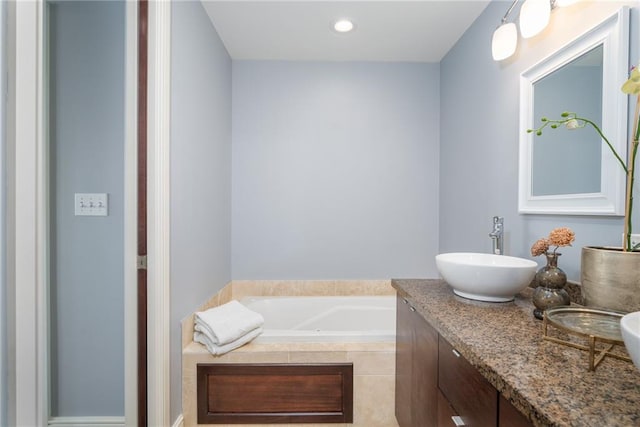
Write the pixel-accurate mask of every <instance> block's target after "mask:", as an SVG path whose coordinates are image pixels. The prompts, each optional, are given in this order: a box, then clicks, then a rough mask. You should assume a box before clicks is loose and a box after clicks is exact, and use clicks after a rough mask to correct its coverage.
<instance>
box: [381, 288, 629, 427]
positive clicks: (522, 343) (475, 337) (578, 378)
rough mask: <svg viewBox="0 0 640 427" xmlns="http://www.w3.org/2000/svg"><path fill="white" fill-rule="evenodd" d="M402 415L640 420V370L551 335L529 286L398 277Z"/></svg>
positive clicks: (477, 420)
mask: <svg viewBox="0 0 640 427" xmlns="http://www.w3.org/2000/svg"><path fill="white" fill-rule="evenodd" d="M392 284H393V287H394V288H395V289H396V290H397V292H398V299H397V316H398V317H397V343H396V409H395V411H396V418H397V420H398V423H399V425H400V427H412V426H461V425H466V426H493V427H495V426H509V427H520V426H578V425H579V426H598V427H600V426H605V425H606V426H631V425H640V403H638V402H640V371H638V370H636V368H635V367H634V366H633V365H632V364H631V363H628V362H624V361H620V360H617V359H613V358H607V359H605V360H604V361H603V362H602V364H601V365H600V366H598V368H597V369H596V371H595V372H588V371H587V353H586V352H583V351H580V350H578V349H574V348H569V347H566V346H560V345H558V344H554V343H552V342H549V341H544V340H543V338H542V322H540V321H538V320H536V319H535V318H534V317H533V314H532V311H533V305H532V304H531V302H530V295H529V294H528V292H530V290H529V289H527V290H525V291H524V293H523V294H519V295H517V296H516V299H515V300H514V301H513V302H508V303H485V302H479V301H472V300H467V299H464V298H461V297H458V296H456V295H454V293H453V292H452V290H451V288H450V287H449V286H448V285H447V284H446V283H445V282H443V281H441V280H394V281H393V282H392Z"/></svg>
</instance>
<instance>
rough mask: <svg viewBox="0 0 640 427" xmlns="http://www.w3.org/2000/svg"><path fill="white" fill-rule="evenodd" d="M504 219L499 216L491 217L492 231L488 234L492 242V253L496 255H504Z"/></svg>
mask: <svg viewBox="0 0 640 427" xmlns="http://www.w3.org/2000/svg"><path fill="white" fill-rule="evenodd" d="M503 234H504V218H503V217H501V216H494V217H493V231H492V232H491V233H489V237H491V241H492V242H493V253H494V254H496V255H503V253H504V242H503V238H502V236H503Z"/></svg>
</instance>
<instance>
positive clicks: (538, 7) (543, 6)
mask: <svg viewBox="0 0 640 427" xmlns="http://www.w3.org/2000/svg"><path fill="white" fill-rule="evenodd" d="M550 16H551V3H550V2H549V0H527V1H525V2H524V4H523V5H522V8H521V9H520V35H522V37H524V38H525V39H528V38H530V37H533V36H535V35H536V34H538V33H539V32H540V31H542V30H544V29H545V27H546V26H547V24H548V23H549V17H550Z"/></svg>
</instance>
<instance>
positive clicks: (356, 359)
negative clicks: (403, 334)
mask: <svg viewBox="0 0 640 427" xmlns="http://www.w3.org/2000/svg"><path fill="white" fill-rule="evenodd" d="M347 359H348V360H349V361H351V362H353V374H354V375H395V371H396V355H395V352H391V351H384V352H382V351H380V352H378V351H355V352H353V351H352V352H349V353H347Z"/></svg>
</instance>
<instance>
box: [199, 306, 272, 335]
mask: <svg viewBox="0 0 640 427" xmlns="http://www.w3.org/2000/svg"><path fill="white" fill-rule="evenodd" d="M194 323H195V330H196V332H200V333H202V334H204V335H207V336H208V338H209V339H210V341H211V343H212V344H216V345H218V346H223V345H225V344H229V343H231V342H233V341H236V340H237V339H239V338H241V337H243V336H244V335H246V334H248V333H249V332H251V331H253V330H254V329H256V328H259V327H261V326H262V325H263V324H264V318H263V317H262V315H261V314H260V313H256V312H255V311H253V310H249V309H248V308H247V307H245V306H244V305H242V304H240V303H239V302H238V301H236V300H233V301H230V302H228V303H226V304H223V305H220V306H218V307H214V308H210V309H209V310H206V311H198V312H196V314H195V322H194Z"/></svg>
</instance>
